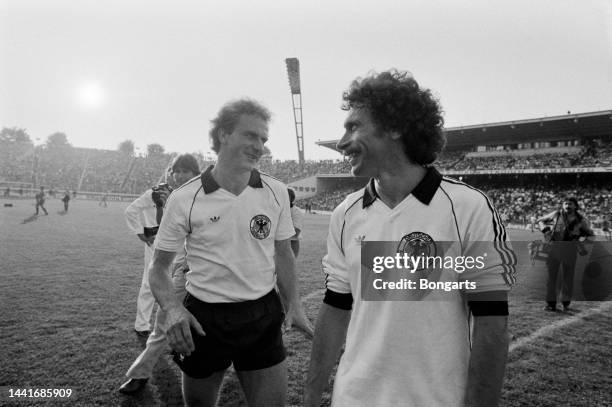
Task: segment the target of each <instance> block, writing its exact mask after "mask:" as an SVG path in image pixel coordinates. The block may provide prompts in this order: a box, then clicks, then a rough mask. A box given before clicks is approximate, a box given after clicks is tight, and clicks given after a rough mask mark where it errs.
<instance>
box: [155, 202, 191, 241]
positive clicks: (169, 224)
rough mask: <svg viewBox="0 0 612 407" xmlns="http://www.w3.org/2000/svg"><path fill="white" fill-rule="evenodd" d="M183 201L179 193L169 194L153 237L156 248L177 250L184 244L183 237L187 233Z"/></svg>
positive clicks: (187, 226)
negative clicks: (154, 237)
mask: <svg viewBox="0 0 612 407" xmlns="http://www.w3.org/2000/svg"><path fill="white" fill-rule="evenodd" d="M182 198H183V199H182ZM184 201H185V199H184V197H182V196H181V195H180V194H178V193H173V194H170V197H169V198H168V201H167V202H166V206H164V216H163V217H162V221H161V224H160V225H159V230H158V232H157V237H156V239H155V248H156V249H159V250H164V251H168V252H177V251H179V249H181V248H182V247H183V246H184V244H185V237H186V236H187V235H188V234H189V225H188V219H187V214H186V211H185V202H184Z"/></svg>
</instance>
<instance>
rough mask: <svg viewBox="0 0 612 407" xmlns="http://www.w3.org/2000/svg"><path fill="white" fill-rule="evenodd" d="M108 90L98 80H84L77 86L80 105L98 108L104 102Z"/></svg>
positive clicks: (87, 107)
mask: <svg viewBox="0 0 612 407" xmlns="http://www.w3.org/2000/svg"><path fill="white" fill-rule="evenodd" d="M105 100H106V92H105V91H104V88H103V87H102V86H101V85H100V83H99V82H97V81H92V80H89V81H84V82H82V83H80V84H79V86H78V87H77V101H78V103H79V106H81V107H83V108H86V109H97V108H99V107H101V106H102V105H103V104H104V101H105Z"/></svg>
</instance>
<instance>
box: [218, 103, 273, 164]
mask: <svg viewBox="0 0 612 407" xmlns="http://www.w3.org/2000/svg"><path fill="white" fill-rule="evenodd" d="M242 115H253V116H259V117H261V118H262V119H263V120H264V121H265V122H269V121H270V119H271V118H272V113H270V111H269V110H268V109H267V108H266V107H265V106H264V105H262V104H261V103H259V102H258V101H256V100H253V99H248V98H245V99H238V100H233V101H231V102H228V103H226V104H225V105H223V107H222V108H221V110H219V113H218V114H217V117H215V118H214V119H212V120H211V121H210V122H211V123H212V126H213V127H212V129H210V133H209V135H210V140H211V142H212V150H213V151H214V152H215V153H218V152H219V147H220V143H219V134H220V132H221V131H224V132H226V133H231V132H233V131H234V128H235V127H236V124H238V121H239V120H240V116H242Z"/></svg>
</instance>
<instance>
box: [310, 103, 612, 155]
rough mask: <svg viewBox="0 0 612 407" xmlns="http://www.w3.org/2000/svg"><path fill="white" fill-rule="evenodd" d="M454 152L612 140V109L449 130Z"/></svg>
mask: <svg viewBox="0 0 612 407" xmlns="http://www.w3.org/2000/svg"><path fill="white" fill-rule="evenodd" d="M444 132H445V133H446V138H447V145H446V148H447V149H450V150H458V149H465V148H470V147H474V146H479V145H501V144H517V143H532V142H536V141H563V140H576V139H583V138H601V139H608V140H612V110H602V111H599V112H590V113H578V114H570V113H568V114H566V115H563V116H553V117H540V118H537V119H526V120H515V121H508V122H497V123H485V124H478V125H473V126H460V127H449V128H445V129H444ZM337 142H338V140H329V141H318V142H317V144H318V145H320V146H323V147H328V148H331V149H333V150H336V151H338V149H337V148H336V143H337Z"/></svg>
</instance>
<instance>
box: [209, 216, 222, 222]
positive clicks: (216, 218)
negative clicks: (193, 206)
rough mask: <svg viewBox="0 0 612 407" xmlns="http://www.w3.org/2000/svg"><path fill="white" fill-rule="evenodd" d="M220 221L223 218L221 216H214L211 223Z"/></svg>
mask: <svg viewBox="0 0 612 407" xmlns="http://www.w3.org/2000/svg"><path fill="white" fill-rule="evenodd" d="M219 219H221V217H220V216H213V217H212V218H210V221H211V222H216V221H218V220H219Z"/></svg>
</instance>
